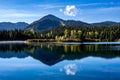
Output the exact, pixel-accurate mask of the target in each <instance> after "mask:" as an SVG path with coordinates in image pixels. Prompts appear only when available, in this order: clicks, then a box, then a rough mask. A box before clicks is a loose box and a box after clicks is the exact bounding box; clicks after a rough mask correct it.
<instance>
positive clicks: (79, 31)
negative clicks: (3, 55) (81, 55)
mask: <svg viewBox="0 0 120 80" xmlns="http://www.w3.org/2000/svg"><path fill="white" fill-rule="evenodd" d="M27 39H42V40H45V39H53V40H55V41H118V40H120V27H119V26H109V27H104V26H102V27H96V26H93V27H89V26H86V27H85V26H84V27H76V26H59V27H55V28H51V29H48V30H40V31H37V32H36V31H34V29H29V30H2V31H0V41H3V40H4V41H5V40H27Z"/></svg>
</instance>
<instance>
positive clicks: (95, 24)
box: [91, 21, 120, 26]
mask: <svg viewBox="0 0 120 80" xmlns="http://www.w3.org/2000/svg"><path fill="white" fill-rule="evenodd" d="M91 25H93V26H120V23H117V22H113V21H105V22H100V23H92V24H91Z"/></svg>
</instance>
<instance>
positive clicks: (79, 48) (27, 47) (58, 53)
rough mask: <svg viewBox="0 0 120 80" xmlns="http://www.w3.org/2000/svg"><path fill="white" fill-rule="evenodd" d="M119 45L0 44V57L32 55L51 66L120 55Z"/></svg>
mask: <svg viewBox="0 0 120 80" xmlns="http://www.w3.org/2000/svg"><path fill="white" fill-rule="evenodd" d="M119 47H120V45H117V44H59V43H31V44H2V45H0V58H12V57H17V58H25V57H28V56H31V57H33V58H34V59H36V60H39V61H41V62H42V63H44V64H46V65H49V66H52V65H54V64H56V63H58V62H60V61H63V60H75V59H82V58H85V57H89V56H93V57H102V58H106V59H109V58H115V57H120V49H119Z"/></svg>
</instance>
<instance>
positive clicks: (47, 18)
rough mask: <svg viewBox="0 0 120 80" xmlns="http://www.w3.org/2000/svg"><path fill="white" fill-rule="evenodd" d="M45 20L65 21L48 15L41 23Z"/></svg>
mask: <svg viewBox="0 0 120 80" xmlns="http://www.w3.org/2000/svg"><path fill="white" fill-rule="evenodd" d="M43 20H52V21H63V20H62V19H60V18H58V17H56V16H54V15H52V14H48V15H46V16H44V17H42V18H41V19H40V21H43Z"/></svg>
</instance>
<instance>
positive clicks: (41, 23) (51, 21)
mask: <svg viewBox="0 0 120 80" xmlns="http://www.w3.org/2000/svg"><path fill="white" fill-rule="evenodd" d="M61 25H62V26H65V25H66V26H89V24H88V23H85V22H82V21H74V20H63V19H60V18H58V17H56V16H54V15H51V14H49V15H47V16H44V17H43V18H41V19H40V20H38V21H35V22H33V23H31V24H30V25H28V26H27V28H26V29H27V30H29V29H34V30H35V31H39V30H46V29H49V28H54V27H58V26H61Z"/></svg>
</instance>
